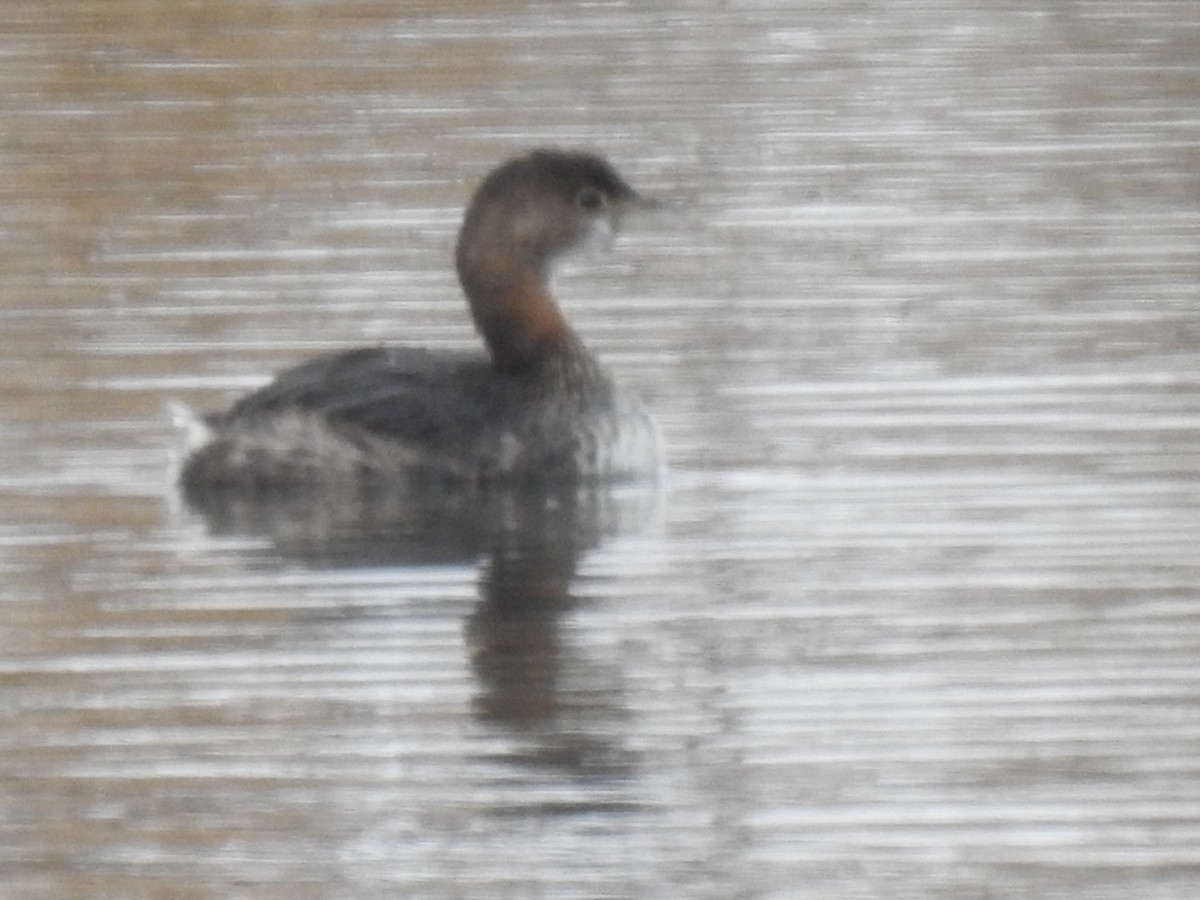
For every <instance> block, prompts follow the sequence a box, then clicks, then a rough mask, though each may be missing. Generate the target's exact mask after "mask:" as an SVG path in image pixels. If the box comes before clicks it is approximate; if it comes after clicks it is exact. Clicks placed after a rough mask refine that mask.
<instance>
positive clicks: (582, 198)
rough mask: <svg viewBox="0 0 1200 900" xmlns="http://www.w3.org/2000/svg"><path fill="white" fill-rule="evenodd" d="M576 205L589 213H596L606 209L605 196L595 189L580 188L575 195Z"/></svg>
mask: <svg viewBox="0 0 1200 900" xmlns="http://www.w3.org/2000/svg"><path fill="white" fill-rule="evenodd" d="M575 205H576V206H578V207H579V208H580V209H583V210H587V211H588V212H596V211H597V210H600V209H603V208H604V195H603V194H602V193H600V192H599V191H598V190H596V189H595V188H594V187H585V188H580V189H579V193H578V194H576V195H575Z"/></svg>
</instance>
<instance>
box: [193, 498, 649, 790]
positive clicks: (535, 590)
mask: <svg viewBox="0 0 1200 900" xmlns="http://www.w3.org/2000/svg"><path fill="white" fill-rule="evenodd" d="M186 499H187V501H188V503H189V505H190V506H191V507H192V508H193V509H195V510H196V511H198V512H199V513H201V514H202V515H203V516H204V518H205V520H206V521H207V523H208V525H209V528H210V530H211V531H213V532H214V533H220V534H231V533H236V534H243V535H247V534H249V535H258V536H265V537H269V538H270V539H271V541H272V542H273V543H274V544H275V546H276V547H277V548H278V550H279V551H280V552H281V553H282V554H284V555H286V556H288V557H291V558H293V559H298V560H301V561H303V562H305V563H306V564H308V565H312V566H315V567H355V566H372V567H378V566H393V565H394V566H412V565H422V564H430V563H452V562H463V563H472V564H478V566H479V570H480V578H479V591H480V598H479V603H478V605H477V606H476V608H475V610H474V611H473V612H472V614H471V615H470V617H469V619H468V621H467V623H466V632H467V646H468V652H469V654H470V663H471V666H472V669H473V671H474V672H475V674H476V677H477V678H478V679H479V683H480V690H479V693H478V695H477V699H476V703H475V711H476V715H477V716H478V718H479V719H480V720H481V721H484V722H488V723H493V724H499V725H501V726H503V727H507V728H511V729H516V730H520V731H521V732H523V733H526V734H536V735H537V736H538V741H537V742H536V743H537V747H536V749H534V750H533V751H532V756H533V757H534V758H533V759H532V760H531V761H533V762H536V763H539V764H546V765H555V766H565V767H568V768H572V769H576V770H578V771H581V772H585V771H594V770H595V769H596V768H597V767H598V768H601V769H606V770H609V771H610V772H611V769H612V768H613V767H614V766H616V767H618V768H619V767H620V766H621V765H622V764H621V763H619V762H618V760H619V759H620V758H621V757H623V755H624V754H622V753H620V752H619V750H618V749H617V747H616V743H615V742H619V735H615V734H613V733H612V728H611V726H612V724H613V722H614V721H616V720H619V719H620V718H622V716H621V714H620V710H619V709H618V708H616V704H618V703H619V698H617V697H613V696H607V697H606V698H605V699H599V698H597V697H592V696H589V697H588V699H587V701H586V702H580V701H579V700H578V698H575V697H573V696H572V697H571V698H566V699H564V691H563V685H562V678H561V675H562V671H563V664H564V658H563V657H564V650H563V637H562V627H563V615H564V613H565V612H566V611H568V610H569V609H570V608H571V606H572V604H573V602H574V600H573V597H572V584H573V581H574V579H575V575H576V570H577V566H578V563H579V560H580V557H581V556H582V555H583V554H584V553H585V552H587V551H589V550H591V549H593V548H596V547H598V546H600V545H601V544H602V543H603V541H604V540H605V539H606V538H609V537H613V536H616V535H619V534H623V533H628V532H631V531H636V530H638V529H639V528H642V527H644V525H645V524H646V522H647V521H649V520H651V519H652V518H653V517H654V514H655V511H656V509H657V508H658V505H659V499H660V494H659V490H658V488H657V486H653V485H636V486H634V485H630V486H617V487H613V486H603V485H595V484H586V485H581V484H578V483H573V484H560V485H552V486H545V485H522V486H516V487H503V488H502V487H491V488H486V489H484V488H470V489H466V488H461V487H447V486H445V485H441V484H436V483H434V484H428V485H418V484H405V485H402V486H396V485H370V484H364V483H356V484H354V485H340V486H336V487H335V486H330V485H315V486H290V487H288V488H287V489H283V488H278V489H269V490H260V491H257V492H254V493H249V494H248V493H244V492H233V491H230V492H212V491H208V492H204V493H202V494H193V495H189V496H187V498H186ZM577 687H578V685H577ZM596 693H597V694H601V693H607V692H596Z"/></svg>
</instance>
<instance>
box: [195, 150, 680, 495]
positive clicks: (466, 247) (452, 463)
mask: <svg viewBox="0 0 1200 900" xmlns="http://www.w3.org/2000/svg"><path fill="white" fill-rule="evenodd" d="M645 203H646V201H644V200H643V199H642V198H641V197H640V196H639V195H638V194H637V193H636V192H635V191H634V190H633V188H631V187H630V186H629V185H628V184H626V182H625V181H624V180H623V179H622V178H621V176H620V175H618V174H617V172H616V171H615V170H614V169H613V167H612V166H611V165H609V164H608V163H607V162H606V161H605V160H603V159H601V158H600V157H598V156H593V155H590V154H586V153H571V152H564V151H557V150H536V151H534V152H532V153H529V154H528V155H526V156H522V157H519V158H517V159H512V160H510V161H508V162H506V163H504V164H503V165H501V166H500V167H499V168H497V169H495V170H494V171H493V172H492V173H491V174H490V175H488V176H487V178H485V179H484V181H483V183H482V184H481V185H480V186H479V188H478V189H477V190H476V192H475V196H474V198H473V199H472V201H471V204H470V206H469V207H468V209H467V213H466V218H465V220H464V222H463V225H462V229H461V231H460V233H459V238H458V246H457V252H456V263H457V268H458V276H459V279H460V281H461V282H462V287H463V290H464V292H465V293H466V296H467V300H468V301H469V303H470V308H471V315H472V316H473V318H474V320H475V325H476V327H477V328H478V329H479V331H480V333H481V334H482V336H483V339H484V341H485V342H486V344H487V348H488V351H489V355H487V356H485V355H483V354H480V353H449V352H440V351H439V352H434V351H430V350H425V349H420V348H412V347H372V348H363V349H359V350H350V351H346V352H341V353H332V354H329V355H325V356H320V357H317V358H316V359H313V360H310V361H309V362H306V363H303V364H301V365H300V366H297V367H296V368H294V369H291V370H289V371H286V372H284V373H283V374H281V375H279V376H278V377H277V378H276V379H275V381H274V382H272V383H271V384H268V385H267V386H266V387H264V388H262V389H261V390H259V391H257V392H255V393H253V394H250V395H249V396H247V397H244V398H243V399H241V400H239V401H238V402H237V403H236V404H235V405H234V406H233V407H232V408H231V409H230V410H229V411H228V412H226V413H223V414H219V415H215V416H212V417H210V418H209V419H208V420H207V423H206V424H207V431H206V434H205V438H206V443H204V444H203V445H202V446H200V447H199V449H197V450H196V451H195V452H194V453H193V454H192V455H191V456H190V458H189V459H188V460H187V462H186V464H185V466H184V469H183V473H182V481H183V484H184V487H185V489H186V490H187V491H188V492H189V493H193V492H196V491H205V490H208V489H212V488H219V487H223V486H224V487H239V486H252V485H270V484H281V483H288V482H314V481H320V480H322V479H324V478H327V477H337V478H344V477H346V476H351V477H360V476H361V477H367V478H384V479H393V478H404V477H418V478H422V479H424V478H430V477H432V478H445V479H448V480H452V481H462V482H477V483H478V482H508V481H517V482H520V481H539V482H542V481H545V482H549V481H555V480H569V479H575V480H585V479H586V480H601V479H623V478H641V477H645V476H653V475H654V474H656V473H657V472H658V470H659V468H660V466H661V452H662V451H661V447H660V441H659V436H658V430H657V428H656V427H655V425H654V423H653V422H652V420H651V419H650V417H649V415H648V414H647V413H646V411H645V409H644V408H643V406H642V404H641V403H640V402H639V400H638V399H637V398H636V397H634V396H632V395H631V394H629V393H627V392H625V391H624V390H622V389H621V388H620V387H618V386H617V385H616V384H615V383H614V382H613V381H612V380H611V379H610V378H609V376H608V375H607V374H606V373H605V372H604V370H603V369H602V368H601V366H600V364H599V363H598V362H597V360H596V358H595V357H594V356H592V354H591V353H590V352H588V350H587V348H585V347H584V345H583V343H582V341H580V339H579V337H578V336H577V335H576V334H575V332H574V331H572V330H571V328H570V327H569V326H568V325H567V323H566V321H565V320H564V318H563V316H562V313H561V312H560V310H559V308H558V305H557V304H556V303H555V302H554V299H553V298H552V297H551V294H550V288H549V278H550V275H551V270H552V268H553V264H554V263H555V261H556V260H558V259H559V258H560V257H562V256H563V255H564V254H565V253H567V252H568V251H570V250H572V249H574V248H576V247H578V246H580V245H581V244H584V243H587V242H589V241H590V240H591V239H593V238H595V237H597V236H601V237H603V236H605V235H609V234H611V233H612V231H613V230H614V229H615V227H616V226H617V224H618V223H619V221H620V218H621V216H622V214H623V213H624V212H625V211H626V210H628V209H629V208H631V207H635V206H638V205H643V204H645Z"/></svg>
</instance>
